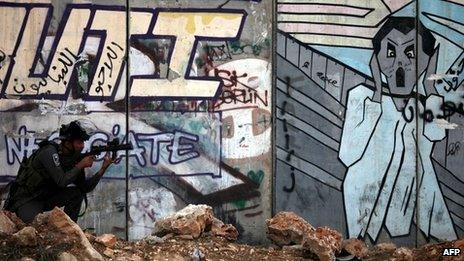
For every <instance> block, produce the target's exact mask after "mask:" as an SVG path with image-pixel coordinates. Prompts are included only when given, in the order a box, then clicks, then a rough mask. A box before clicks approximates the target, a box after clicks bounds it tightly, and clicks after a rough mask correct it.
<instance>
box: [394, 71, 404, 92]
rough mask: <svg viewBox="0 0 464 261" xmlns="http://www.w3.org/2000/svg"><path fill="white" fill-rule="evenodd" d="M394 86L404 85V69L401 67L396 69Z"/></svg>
mask: <svg viewBox="0 0 464 261" xmlns="http://www.w3.org/2000/svg"><path fill="white" fill-rule="evenodd" d="M396 87H404V69H403V68H402V67H400V68H398V70H396Z"/></svg>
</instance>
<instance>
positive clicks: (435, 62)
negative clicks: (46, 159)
mask: <svg viewBox="0 0 464 261" xmlns="http://www.w3.org/2000/svg"><path fill="white" fill-rule="evenodd" d="M295 2H298V3H295ZM128 5H129V6H126V1H122V0H118V1H109V0H99V1H97V0H94V1H92V2H89V1H71V0H66V1H58V0H56V1H51V2H50V1H32V2H28V1H9V2H2V3H0V23H1V24H2V26H1V27H0V33H1V35H2V36H4V37H2V38H1V40H0V85H1V96H0V111H1V117H0V126H1V129H0V135H1V136H2V138H0V166H2V169H1V172H0V182H1V184H2V185H5V184H6V183H7V182H8V181H10V180H12V179H13V178H14V177H15V175H16V172H17V169H18V167H19V162H20V160H21V159H22V158H23V156H25V155H30V154H31V153H32V151H33V150H34V149H35V148H36V144H37V143H38V141H40V140H41V139H46V138H51V139H53V138H55V137H56V131H57V129H58V127H59V126H60V125H61V124H63V123H67V122H70V121H72V120H75V119H79V120H81V121H83V122H85V124H86V126H87V127H88V128H89V129H90V130H92V133H93V135H92V138H91V140H90V141H89V142H88V143H87V146H88V147H89V146H90V145H95V144H98V143H101V142H104V141H107V140H108V139H111V138H113V137H119V138H121V139H125V140H126V141H127V142H130V143H132V144H133V145H134V148H135V149H134V150H132V151H131V152H130V153H129V155H125V154H124V153H122V154H120V155H119V156H120V157H121V158H123V161H121V162H120V163H119V164H117V165H114V166H112V167H111V168H110V169H109V170H108V173H107V174H106V175H105V177H104V179H103V180H102V182H101V184H100V185H99V186H98V187H97V188H96V190H95V191H94V192H93V193H91V194H89V207H88V210H87V212H86V214H85V215H84V217H82V218H81V219H80V221H79V222H80V225H81V226H82V227H83V228H93V229H95V230H96V232H98V233H103V232H110V233H115V234H117V235H119V236H125V234H126V233H127V235H128V237H129V239H138V238H141V237H143V236H144V235H147V234H149V233H150V231H151V229H152V226H153V222H154V221H155V220H156V219H158V218H160V217H163V216H165V215H167V214H169V213H172V212H174V211H176V210H179V209H181V208H182V207H184V206H185V205H187V204H189V203H196V204H198V203H206V204H210V205H212V206H213V207H214V210H215V212H216V215H217V216H218V217H219V218H221V219H223V220H224V221H225V222H229V223H233V224H234V225H235V226H236V227H237V228H238V229H239V232H240V235H241V240H243V241H246V242H248V243H262V242H264V241H265V219H266V218H268V217H270V216H271V209H274V210H275V211H281V210H291V211H295V212H296V213H298V214H300V215H302V216H303V217H304V218H306V219H307V220H308V221H310V222H311V223H312V224H313V225H315V226H322V225H328V226H331V227H333V228H336V229H338V230H339V231H341V232H342V233H343V234H344V236H345V237H360V238H363V239H365V240H366V241H367V242H369V243H377V242H385V241H393V242H395V243H397V244H401V245H418V244H423V243H426V242H430V241H434V240H437V239H438V240H441V239H453V238H456V237H462V236H463V234H464V195H463V193H462V191H464V176H463V173H462V170H461V167H462V163H461V162H463V157H464V153H463V152H462V151H463V150H462V136H463V133H462V128H461V127H460V126H461V125H462V119H461V118H462V117H461V116H462V114H464V111H463V109H462V106H461V104H462V103H461V102H462V88H461V86H462V81H463V74H462V71H463V70H462V69H463V64H464V63H463V56H464V54H463V43H464V41H463V40H464V36H463V34H464V30H463V26H462V24H464V21H463V18H462V15H460V14H462V13H463V12H464V6H463V4H462V2H461V1H456V0H447V1H438V0H431V1H429V0H427V1H425V0H423V1H422V0H421V1H412V0H397V1H381V0H370V1H350V0H344V1H342V0H327V1H322V0H320V1H319V0H307V1H304V0H303V1H285V0H278V1H259V0H253V1H247V0H232V1H226V0H223V1H215V0H204V1H192V0H178V1H161V0H155V1H148V0H137V1H136V0H133V1H128ZM127 10H130V12H129V13H128V12H127ZM275 10H277V13H276V14H275V16H273V12H274V11H275ZM127 17H129V19H127ZM273 17H274V18H275V19H276V20H277V21H274V25H273ZM408 17H409V18H408ZM419 22H420V23H419ZM416 24H420V27H421V28H422V29H421V30H416V29H414V27H415V25H416ZM273 26H275V27H276V31H273V30H272V27H273ZM391 28H395V29H394V30H391ZM376 35H377V37H376ZM127 36H129V38H127ZM273 36H275V39H274V38H273ZM374 38H375V39H378V43H379V44H378V45H375V46H374V44H373V39H374ZM274 43H276V44H275V45H274ZM273 47H275V52H274V49H273ZM374 47H378V51H376V52H374ZM272 61H275V64H273V63H272ZM416 61H417V62H416ZM128 65H129V70H127V66H128ZM400 68H401V69H400ZM273 69H275V70H274V71H273ZM273 72H274V74H273ZM274 77H275V81H273V78H274ZM274 100H275V101H276V104H275V107H274V104H273V101H274ZM273 109H275V110H273ZM273 130H274V132H272V131H273ZM273 137H275V139H273ZM272 151H274V152H275V153H272ZM273 155H274V156H275V157H274V159H275V162H273ZM126 159H127V161H126ZM100 162H101V161H99V162H97V163H96V164H95V166H94V167H93V169H92V170H91V171H89V175H90V174H91V173H92V172H94V171H96V170H97V169H98V167H99V165H100V164H101V163H100ZM273 177H274V178H275V180H274V183H273V184H271V181H272V178H273ZM271 185H272V186H271ZM271 191H274V192H275V193H273V194H272V193H271ZM271 194H272V195H271ZM272 203H274V204H272Z"/></svg>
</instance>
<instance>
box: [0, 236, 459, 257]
mask: <svg viewBox="0 0 464 261" xmlns="http://www.w3.org/2000/svg"><path fill="white" fill-rule="evenodd" d="M89 239H90V241H91V242H92V245H93V246H94V248H95V249H96V250H97V251H98V252H100V253H101V254H102V255H103V256H104V258H105V259H106V260H135V261H138V260H163V261H177V260H180V261H182V260H218V261H221V260H224V261H225V260H240V261H242V260H288V261H290V260H317V258H316V257H315V256H311V255H310V254H308V253H303V252H302V250H300V249H298V248H293V247H284V248H283V249H282V248H278V247H267V248H265V247H259V246H249V245H243V244H237V243H232V242H229V241H228V240H226V239H223V238H220V237H210V236H202V237H201V238H199V239H197V240H191V239H185V238H182V237H172V238H169V239H166V240H165V241H164V242H159V243H153V242H148V241H145V240H141V241H136V242H127V241H124V240H121V239H118V242H117V243H116V245H115V246H114V247H113V248H111V249H110V248H107V247H105V246H103V245H102V244H100V243H97V242H95V241H94V240H92V239H91V237H90V238H89ZM445 247H453V242H445V243H439V244H433V245H425V246H422V247H420V248H418V249H414V250H413V260H420V261H422V260H456V261H463V260H464V256H463V255H461V256H460V257H442V256H441V254H442V251H443V249H444V248H445ZM198 250H199V251H198ZM64 251H66V252H69V253H71V254H77V253H75V251H76V250H75V249H72V244H69V243H68V244H64V243H60V242H59V239H56V238H51V237H49V236H42V238H41V240H39V245H38V246H35V247H19V246H17V245H16V244H14V243H13V241H12V240H11V237H10V236H6V235H0V260H21V258H24V257H28V258H32V259H34V260H37V261H42V260H43V261H45V260H46V261H49V260H58V259H57V257H58V255H59V254H60V253H62V252H64ZM199 252H201V254H199ZM194 253H196V255H195V254H194ZM391 254H392V253H389V252H376V251H371V252H370V254H369V256H368V257H366V258H365V259H364V260H395V259H393V256H392V255H391ZM198 256H201V258H202V259H199V258H197V257H198ZM23 260H24V259H23ZM339 260H356V259H352V258H350V257H345V258H340V259H339ZM397 260H398V259H397Z"/></svg>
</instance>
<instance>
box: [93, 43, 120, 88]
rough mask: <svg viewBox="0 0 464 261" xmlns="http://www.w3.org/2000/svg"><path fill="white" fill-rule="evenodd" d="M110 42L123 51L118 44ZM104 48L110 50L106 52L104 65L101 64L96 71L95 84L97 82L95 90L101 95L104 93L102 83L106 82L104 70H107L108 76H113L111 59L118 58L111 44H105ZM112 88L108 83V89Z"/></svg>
mask: <svg viewBox="0 0 464 261" xmlns="http://www.w3.org/2000/svg"><path fill="white" fill-rule="evenodd" d="M111 44H112V45H114V46H116V47H118V48H119V49H120V50H121V51H124V48H122V47H121V46H120V45H119V44H117V43H115V42H111ZM106 49H107V50H108V51H110V52H108V53H107V54H106V56H107V61H106V62H104V63H103V65H104V66H101V67H100V69H99V71H98V74H97V77H98V81H97V84H98V86H97V87H96V88H95V92H97V93H100V92H101V93H102V96H103V95H104V91H103V90H104V89H103V85H104V84H105V82H106V70H108V76H109V77H112V76H113V61H114V60H116V59H118V57H119V56H118V54H117V53H116V52H115V51H114V49H113V48H111V46H106ZM112 88H113V86H111V85H110V84H108V90H111V89H112Z"/></svg>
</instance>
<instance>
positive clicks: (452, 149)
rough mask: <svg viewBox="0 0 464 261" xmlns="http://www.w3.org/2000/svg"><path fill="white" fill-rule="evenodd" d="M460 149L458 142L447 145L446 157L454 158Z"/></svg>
mask: <svg viewBox="0 0 464 261" xmlns="http://www.w3.org/2000/svg"><path fill="white" fill-rule="evenodd" d="M460 149H461V143H460V142H459V141H457V142H453V143H450V144H449V145H448V152H447V153H446V155H447V156H454V155H456V154H458V152H459V150H460Z"/></svg>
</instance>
